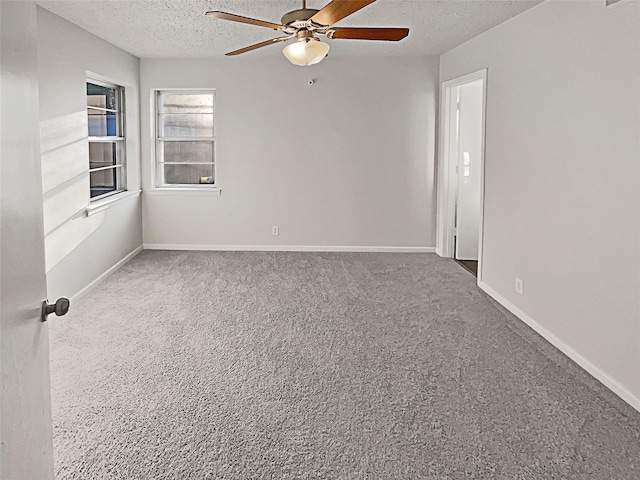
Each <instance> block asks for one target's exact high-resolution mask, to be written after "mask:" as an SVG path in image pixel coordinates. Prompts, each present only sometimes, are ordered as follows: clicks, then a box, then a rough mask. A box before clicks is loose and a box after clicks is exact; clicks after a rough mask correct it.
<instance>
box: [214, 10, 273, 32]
mask: <svg viewBox="0 0 640 480" xmlns="http://www.w3.org/2000/svg"><path fill="white" fill-rule="evenodd" d="M205 15H206V16H207V17H213V18H219V19H220V20H231V21H232V22H238V23H248V24H249V25H257V26H258V27H267V28H272V29H273V30H282V29H283V28H284V25H279V24H277V23H271V22H265V21H263V20H257V19H255V18H248V17H241V16H240V15H234V14H233V13H226V12H207V13H205Z"/></svg>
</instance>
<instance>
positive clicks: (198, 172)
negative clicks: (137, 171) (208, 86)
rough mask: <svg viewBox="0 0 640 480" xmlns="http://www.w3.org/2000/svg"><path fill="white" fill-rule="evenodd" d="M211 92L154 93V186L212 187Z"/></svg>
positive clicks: (214, 173)
mask: <svg viewBox="0 0 640 480" xmlns="http://www.w3.org/2000/svg"><path fill="white" fill-rule="evenodd" d="M214 124H215V91H214V90H202V91H174V90H161V91H157V92H156V171H155V178H156V187H158V188H203V187H204V188H211V187H215V186H216V169H215V142H216V137H215V126H214Z"/></svg>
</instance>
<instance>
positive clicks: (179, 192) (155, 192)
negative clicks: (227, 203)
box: [145, 188, 222, 196]
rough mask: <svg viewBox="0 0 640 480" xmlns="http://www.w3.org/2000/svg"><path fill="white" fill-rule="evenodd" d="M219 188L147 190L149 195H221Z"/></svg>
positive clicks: (146, 192)
mask: <svg viewBox="0 0 640 480" xmlns="http://www.w3.org/2000/svg"><path fill="white" fill-rule="evenodd" d="M221 193H222V190H220V189H219V188H154V189H152V190H145V194H147V195H170V196H174V195H205V196H206V195H220V194H221Z"/></svg>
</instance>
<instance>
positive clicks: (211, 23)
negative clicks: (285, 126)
mask: <svg viewBox="0 0 640 480" xmlns="http://www.w3.org/2000/svg"><path fill="white" fill-rule="evenodd" d="M540 2H541V0H513V1H509V0H467V1H462V0H378V1H377V2H376V3H373V4H371V5H369V6H367V7H365V8H364V9H362V10H360V11H358V12H356V13H354V14H353V15H351V16H350V17H348V18H346V19H344V20H343V21H341V22H340V23H338V24H337V25H339V26H354V27H355V26H365V27H374V26H375V27H383V26H384V27H387V26H388V27H409V28H410V29H411V32H410V34H409V37H408V38H406V39H404V40H402V41H401V42H399V43H395V42H373V41H369V42H363V41H359V40H327V42H328V43H330V44H331V47H332V49H331V55H332V56H339V55H345V56H346V55H426V54H440V53H443V52H446V51H447V50H449V49H451V48H453V47H455V46H456V45H459V44H461V43H463V42H465V41H466V40H468V39H470V38H473V37H474V36H476V35H478V34H480V33H482V32H484V31H486V30H488V29H490V28H492V27H494V26H495V25H498V24H499V23H502V22H504V21H505V20H507V19H509V18H511V17H513V16H515V15H517V14H519V13H521V12H523V11H524V10H527V9H528V8H531V7H532V6H534V5H536V4H538V3H540ZM326 3H328V0H308V1H307V7H308V8H316V9H320V8H322V7H323V6H324V5H325V4H326ZM38 4H39V5H40V6H42V7H44V8H46V9H47V10H50V11H51V12H53V13H55V14H56V15H59V16H61V17H63V18H65V19H67V20H68V21H70V22H72V23H75V24H76V25H78V26H80V27H82V28H84V29H85V30H87V31H89V32H91V33H93V34H94V35H97V36H98V37H100V38H103V39H104V40H106V41H108V42H110V43H112V44H114V45H116V46H118V47H120V48H122V49H123V50H126V51H127V52H130V53H132V54H133V55H135V56H137V57H140V58H162V57H164V58H176V57H215V56H221V55H224V53H225V52H228V51H231V50H235V49H237V48H241V47H244V46H247V45H250V44H253V43H257V42H261V41H263V40H267V39H269V38H274V37H276V36H279V35H280V34H279V33H278V32H274V31H273V30H270V29H267V28H263V27H256V26H252V25H244V24H239V23H234V22H225V21H223V20H215V19H213V18H208V17H205V16H204V13H205V12H206V11H207V10H223V11H227V12H230V13H235V14H237V15H242V16H247V17H253V18H258V19H261V20H267V21H271V22H275V23H280V18H281V17H282V15H283V14H284V13H286V12H288V11H290V10H294V9H297V8H300V6H301V4H302V2H301V0H39V1H38ZM281 49H282V48H281V47H280V48H278V47H273V46H272V47H266V48H262V49H259V50H256V51H253V52H250V53H247V54H246V55H269V54H273V53H274V50H281Z"/></svg>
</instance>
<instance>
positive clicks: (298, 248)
mask: <svg viewBox="0 0 640 480" xmlns="http://www.w3.org/2000/svg"><path fill="white" fill-rule="evenodd" d="M144 249H145V250H202V251H218V252H234V251H235V252H390V253H434V252H435V251H436V249H435V247H370V246H334V245H329V246H326V245H324V246H320V245H184V244H173V243H145V244H144Z"/></svg>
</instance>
